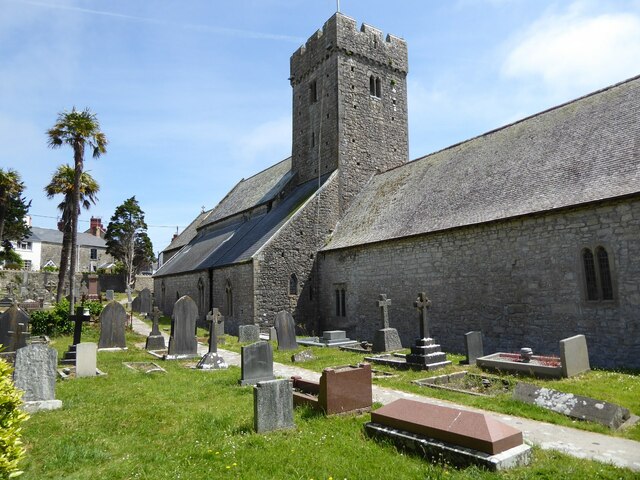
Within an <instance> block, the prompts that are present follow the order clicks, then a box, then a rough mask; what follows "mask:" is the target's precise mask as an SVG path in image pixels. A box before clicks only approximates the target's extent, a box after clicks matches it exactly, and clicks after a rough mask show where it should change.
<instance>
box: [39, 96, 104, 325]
mask: <svg viewBox="0 0 640 480" xmlns="http://www.w3.org/2000/svg"><path fill="white" fill-rule="evenodd" d="M47 135H48V136H49V147H51V148H59V147H61V146H62V145H65V144H66V145H69V146H70V147H71V148H73V160H74V165H75V168H74V178H73V205H74V206H75V208H73V209H72V210H71V211H70V220H71V261H70V262H69V263H70V265H69V270H70V272H69V289H70V291H71V302H69V303H70V306H69V307H70V313H71V314H72V315H73V313H74V306H75V299H74V295H73V291H74V290H75V273H76V262H77V255H76V251H77V248H78V247H77V244H78V212H79V210H80V179H81V178H82V172H83V170H84V150H85V147H86V146H88V147H89V148H91V149H92V151H93V158H98V157H100V155H102V154H103V153H106V152H107V143H108V141H107V137H106V136H105V134H104V133H102V132H101V131H100V123H99V122H98V117H97V116H96V114H95V113H92V112H91V110H89V109H88V108H85V109H84V110H83V111H78V110H76V109H75V107H73V109H72V110H71V111H70V112H66V111H65V112H62V113H59V114H58V120H57V121H56V123H55V124H54V125H53V127H52V128H50V129H49V130H47Z"/></svg>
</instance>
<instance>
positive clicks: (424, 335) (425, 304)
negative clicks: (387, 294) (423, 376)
mask: <svg viewBox="0 0 640 480" xmlns="http://www.w3.org/2000/svg"><path fill="white" fill-rule="evenodd" d="M413 306H414V307H416V308H417V309H418V320H419V323H420V337H419V338H418V339H417V340H416V343H415V345H414V346H413V347H411V353H410V354H409V355H407V356H406V360H407V364H408V365H410V366H412V367H418V368H420V369H422V370H436V369H438V368H443V367H446V366H448V365H451V362H450V361H448V360H447V356H446V354H445V353H444V352H442V349H441V348H440V345H438V344H437V343H436V342H435V340H434V339H433V338H431V337H430V336H429V322H428V317H427V310H428V309H429V307H430V306H431V300H429V299H428V298H427V294H426V293H425V292H420V293H419V294H418V298H417V300H416V301H415V302H413Z"/></svg>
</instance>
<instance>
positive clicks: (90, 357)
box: [76, 342, 98, 378]
mask: <svg viewBox="0 0 640 480" xmlns="http://www.w3.org/2000/svg"><path fill="white" fill-rule="evenodd" d="M97 358H98V345H96V344H95V343H91V342H85V343H78V344H77V345H76V377H77V378H80V377H95V376H96V369H97V367H98V362H97Z"/></svg>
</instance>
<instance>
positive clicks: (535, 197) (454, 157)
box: [324, 76, 640, 250]
mask: <svg viewBox="0 0 640 480" xmlns="http://www.w3.org/2000/svg"><path fill="white" fill-rule="evenodd" d="M638 192H640V76H639V77H634V78H632V79H630V80H627V81H625V82H622V83H619V84H617V85H613V86H611V87H608V88H606V89H603V90H600V91H598V92H595V93H592V94H590V95H587V96H584V97H582V98H579V99H577V100H574V101H572V102H569V103H566V104H563V105H560V106H558V107H555V108H552V109H550V110H547V111H544V112H542V113H539V114H537V115H534V116H531V117H528V118H526V119H524V120H521V121H519V122H515V123H513V124H510V125H507V126H505V127H503V128H500V129H498V130H494V131H491V132H488V133H486V134H484V135H481V136H479V137H476V138H473V139H471V140H468V141H466V142H463V143H460V144H457V145H453V146H452V147H449V148H447V149H444V150H441V151H438V152H435V153H433V154H431V155H427V156H426V157H423V158H420V159H418V160H415V161H412V162H410V163H407V164H405V165H403V166H401V167H398V168H395V169H393V170H390V171H387V172H385V173H382V174H379V175H377V176H375V177H374V178H373V179H372V180H371V182H370V183H369V184H368V185H367V186H366V187H365V188H364V190H363V191H362V192H361V193H360V194H359V195H358V196H357V198H356V200H355V202H354V203H353V205H352V206H351V208H350V209H349V211H348V212H347V213H346V215H345V217H344V218H343V219H342V220H341V221H340V223H339V225H338V226H337V228H336V231H335V233H334V235H333V237H332V239H331V241H330V243H329V244H328V245H327V246H326V247H325V248H324V250H333V249H339V248H346V247H350V246H355V245H360V244H366V243H372V242H379V241H384V240H390V239H395V238H401V237H406V236H410V235H418V234H424V233H429V232H434V231H438V230H444V229H450V228H455V227H461V226H465V225H473V224H478V223H483V222H489V221H493V220H499V219H506V218H510V217H515V216H520V215H526V214H531V213H535V212H542V211H547V210H552V209H557V208H562V207H568V206H572V205H579V204H583V203H588V202H593V201H598V200H603V199H607V198H613V197H619V196H625V195H630V194H636V193H638Z"/></svg>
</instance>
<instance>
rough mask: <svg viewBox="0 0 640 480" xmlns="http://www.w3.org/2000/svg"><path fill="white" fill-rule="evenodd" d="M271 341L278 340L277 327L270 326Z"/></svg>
mask: <svg viewBox="0 0 640 480" xmlns="http://www.w3.org/2000/svg"><path fill="white" fill-rule="evenodd" d="M269 341H270V342H277V341H278V331H277V330H276V327H269Z"/></svg>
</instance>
